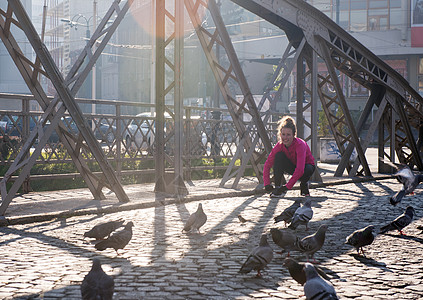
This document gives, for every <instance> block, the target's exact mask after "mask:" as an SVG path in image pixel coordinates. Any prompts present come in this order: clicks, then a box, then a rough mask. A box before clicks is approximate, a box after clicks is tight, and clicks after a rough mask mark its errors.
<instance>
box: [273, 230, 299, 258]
mask: <svg viewBox="0 0 423 300" xmlns="http://www.w3.org/2000/svg"><path fill="white" fill-rule="evenodd" d="M270 234H271V235H272V240H273V242H274V243H275V244H276V245H278V246H279V247H281V248H282V249H284V250H285V251H287V252H288V257H289V252H290V251H292V250H297V246H296V241H297V239H298V237H297V236H296V235H295V234H294V233H293V232H292V230H289V229H287V230H283V231H282V230H279V229H277V228H271V229H270Z"/></svg>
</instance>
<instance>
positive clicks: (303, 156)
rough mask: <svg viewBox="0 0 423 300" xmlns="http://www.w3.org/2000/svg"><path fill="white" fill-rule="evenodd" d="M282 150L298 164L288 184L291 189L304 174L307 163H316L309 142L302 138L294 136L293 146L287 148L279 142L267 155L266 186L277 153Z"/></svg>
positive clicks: (264, 177)
mask: <svg viewBox="0 0 423 300" xmlns="http://www.w3.org/2000/svg"><path fill="white" fill-rule="evenodd" d="M280 151H283V152H284V153H285V154H286V156H287V157H288V158H289V160H291V161H292V163H293V164H294V165H296V166H297V167H296V168H295V171H294V174H292V177H291V179H290V180H289V181H288V182H287V184H286V187H287V189H289V190H290V189H291V188H292V187H293V186H294V184H295V183H296V182H297V181H298V179H300V178H301V176H303V174H304V167H305V164H310V165H314V157H313V155H312V154H311V150H310V148H309V147H308V145H307V143H306V142H305V141H304V140H302V139H300V138H297V137H296V138H294V141H293V142H292V144H291V146H289V148H286V147H285V145H284V144H282V143H281V142H278V143H277V144H276V145H275V147H273V149H272V151H271V152H270V154H269V156H268V157H267V160H266V162H265V163H264V167H263V181H264V185H265V186H266V185H268V184H270V169H271V168H272V167H273V163H274V160H275V154H276V153H278V152H280Z"/></svg>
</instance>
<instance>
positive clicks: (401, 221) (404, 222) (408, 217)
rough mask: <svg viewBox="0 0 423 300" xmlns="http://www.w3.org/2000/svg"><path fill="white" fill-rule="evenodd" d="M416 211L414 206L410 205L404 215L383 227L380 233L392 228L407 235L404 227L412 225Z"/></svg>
mask: <svg viewBox="0 0 423 300" xmlns="http://www.w3.org/2000/svg"><path fill="white" fill-rule="evenodd" d="M415 213H416V212H415V211H414V208H413V207H411V206H408V207H407V208H406V209H405V212H404V213H403V214H402V215H400V216H398V217H397V218H396V219H395V220H393V221H392V222H391V223H389V224H387V225H385V226H383V227H381V228H380V231H379V233H386V232H388V231H391V230H398V231H399V233H400V235H405V234H404V233H403V232H402V230H403V229H404V227H406V226H408V225H410V223H411V222H412V221H413V217H414V214H415Z"/></svg>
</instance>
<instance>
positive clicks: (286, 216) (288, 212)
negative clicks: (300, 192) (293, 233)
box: [274, 200, 301, 226]
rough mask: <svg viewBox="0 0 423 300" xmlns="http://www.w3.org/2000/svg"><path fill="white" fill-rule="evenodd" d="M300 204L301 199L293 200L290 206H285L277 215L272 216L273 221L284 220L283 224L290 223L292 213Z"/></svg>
mask: <svg viewBox="0 0 423 300" xmlns="http://www.w3.org/2000/svg"><path fill="white" fill-rule="evenodd" d="M300 204H301V200H295V202H294V203H293V204H292V205H291V206H288V207H287V208H285V210H284V211H283V212H282V213H281V214H280V215H279V216H277V217H274V219H275V223H278V222H281V221H284V222H285V226H286V224H288V223H291V220H292V216H293V215H294V213H295V211H296V210H297V208H299V207H300Z"/></svg>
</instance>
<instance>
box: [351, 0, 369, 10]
mask: <svg viewBox="0 0 423 300" xmlns="http://www.w3.org/2000/svg"><path fill="white" fill-rule="evenodd" d="M356 9H367V0H351V10H356Z"/></svg>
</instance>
